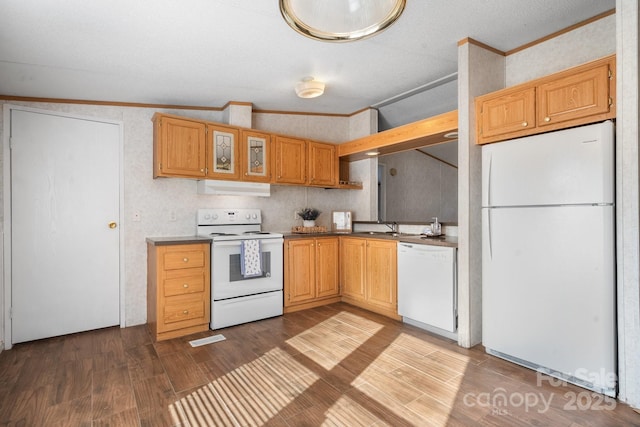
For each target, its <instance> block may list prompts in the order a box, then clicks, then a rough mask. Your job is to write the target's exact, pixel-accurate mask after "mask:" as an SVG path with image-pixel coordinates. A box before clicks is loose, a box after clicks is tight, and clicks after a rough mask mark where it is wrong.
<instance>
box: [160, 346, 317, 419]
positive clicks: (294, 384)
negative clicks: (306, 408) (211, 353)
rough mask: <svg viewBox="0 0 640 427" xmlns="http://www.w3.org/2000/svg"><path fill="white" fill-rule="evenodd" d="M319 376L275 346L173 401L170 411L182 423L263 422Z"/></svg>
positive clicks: (173, 417)
mask: <svg viewBox="0 0 640 427" xmlns="http://www.w3.org/2000/svg"><path fill="white" fill-rule="evenodd" d="M318 378H319V377H318V376H317V375H315V374H314V373H313V372H311V371H310V370H309V369H307V368H305V367H304V366H302V365H301V364H300V363H299V362H298V361H296V360H295V359H294V358H293V357H292V356H291V355H289V354H288V353H286V352H285V351H283V350H282V349H280V348H274V349H273V350H271V351H269V352H267V353H265V354H264V355H263V356H261V357H259V358H258V359H256V360H254V361H252V362H250V363H247V364H244V365H242V366H240V367H238V368H237V369H235V370H234V371H232V372H230V373H228V374H226V375H224V376H222V377H220V378H218V379H216V380H214V381H212V382H211V383H209V384H207V385H206V386H204V387H201V388H199V389H198V390H196V391H195V392H193V393H191V394H189V395H187V396H186V397H183V398H182V399H180V400H178V401H177V402H174V403H173V404H171V405H170V407H169V411H170V413H171V415H172V419H173V421H174V423H176V424H180V425H190V426H212V425H220V426H244V425H260V424H264V423H266V422H267V421H268V420H269V419H271V418H273V417H274V416H275V415H276V414H278V413H279V412H280V411H281V410H282V409H283V408H285V407H286V406H287V405H289V404H290V403H291V402H292V401H293V400H295V399H296V398H297V397H298V396H299V395H301V394H302V393H304V392H305V390H307V389H308V388H309V387H310V386H311V385H313V383H314V382H316V381H317V380H318Z"/></svg>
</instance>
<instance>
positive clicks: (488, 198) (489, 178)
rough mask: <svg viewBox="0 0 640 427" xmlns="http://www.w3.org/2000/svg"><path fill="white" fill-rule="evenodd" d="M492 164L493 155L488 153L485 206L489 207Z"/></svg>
mask: <svg viewBox="0 0 640 427" xmlns="http://www.w3.org/2000/svg"><path fill="white" fill-rule="evenodd" d="M492 164H493V155H491V153H489V172H488V175H489V176H488V177H487V206H492V205H491V166H492Z"/></svg>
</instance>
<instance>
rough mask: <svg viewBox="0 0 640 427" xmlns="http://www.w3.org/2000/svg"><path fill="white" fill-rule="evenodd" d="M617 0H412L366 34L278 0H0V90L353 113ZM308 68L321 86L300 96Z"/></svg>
mask: <svg viewBox="0 0 640 427" xmlns="http://www.w3.org/2000/svg"><path fill="white" fill-rule="evenodd" d="M614 7H615V0H561V1H558V0H534V1H531V0H483V1H479V0H439V1H436V0H407V7H406V9H405V11H404V14H403V15H402V16H401V18H400V20H399V21H398V22H396V23H395V24H394V25H392V26H391V27H390V28H389V29H388V30H387V31H385V32H383V33H381V34H379V35H377V36H374V37H372V38H370V39H367V40H361V41H356V42H349V43H338V44H335V43H333V44H332V43H327V42H319V41H314V40H310V39H307V38H305V37H303V36H301V35H300V34H298V33H296V32H295V31H293V30H292V29H291V28H290V27H288V26H287V24H286V23H285V22H284V20H283V19H282V17H281V16H280V12H279V9H278V1H277V0H183V1H176V0H153V1H151V0H147V1H143V0H138V1H131V0H91V1H87V0H0V95H12V96H25V97H44V98H65V99H83V100H97V101H116V102H135V103H155V104H176V105H190V106H210V107H222V106H224V105H225V104H226V103H227V102H228V101H240V102H252V103H253V105H254V108H255V109H260V110H279V111H304V112H318V113H342V114H349V113H353V112H355V111H358V110H360V109H362V108H365V107H368V106H372V105H378V104H381V103H382V104H384V101H386V100H389V99H391V98H394V97H396V96H398V95H399V94H402V93H405V92H407V91H411V90H414V89H416V88H419V87H422V86H424V85H427V84H429V83H431V82H434V81H437V80H438V79H441V78H443V77H445V76H449V75H451V74H452V73H455V72H456V71H457V42H458V41H459V40H461V39H463V38H465V37H471V38H473V39H476V40H478V41H480V42H483V43H486V44H488V45H490V46H493V47H495V48H497V49H500V50H503V51H508V50H511V49H514V48H516V47H519V46H521V45H523V44H525V43H528V42H531V41H533V40H536V39H538V38H541V37H543V36H546V35H548V34H550V33H553V32H555V31H558V30H561V29H563V28H566V27H568V26H570V25H572V24H575V23H578V22H580V21H583V20H585V19H588V18H590V17H592V16H595V15H597V14H599V13H601V12H604V11H607V10H610V9H613V8H614ZM305 76H314V77H315V78H316V79H318V80H322V81H324V82H326V85H327V89H326V92H325V95H324V96H322V97H320V98H315V99H304V100H303V99H298V98H297V97H296V95H295V92H294V89H293V88H294V86H295V84H296V83H297V82H298V81H300V80H301V79H302V78H303V77H305Z"/></svg>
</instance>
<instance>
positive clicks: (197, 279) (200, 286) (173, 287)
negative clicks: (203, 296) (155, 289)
mask: <svg viewBox="0 0 640 427" xmlns="http://www.w3.org/2000/svg"><path fill="white" fill-rule="evenodd" d="M204 276H205V274H204V272H203V271H202V269H201V268H194V269H186V270H170V271H167V274H166V276H165V279H164V296H165V297H170V296H174V295H183V294H191V293H194V292H204V282H205V277H204Z"/></svg>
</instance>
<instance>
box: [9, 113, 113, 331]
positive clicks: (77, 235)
mask: <svg viewBox="0 0 640 427" xmlns="http://www.w3.org/2000/svg"><path fill="white" fill-rule="evenodd" d="M119 147H120V127H119V125H118V124H116V123H106V122H99V121H93V120H85V119H79V118H71V117H64V116H59V115H53V114H45V113H39V112H33V111H23V110H16V109H14V110H11V304H12V306H11V311H12V316H11V318H12V321H11V333H12V338H11V341H12V342H13V343H18V342H24V341H30V340H34V339H40V338H45V337H51V336H57V335H63V334H68V333H73V332H79V331H85V330H90V329H96V328H101V327H106V326H113V325H117V324H119V323H120V308H119V303H120V301H119V300H120V297H119V292H120V284H119V280H120V271H119V270H120V262H119V248H120V243H119V240H120V231H119V230H120V228H119V226H120V218H119V213H120V206H119V204H120V194H119V191H120V190H119V189H120V182H119V180H120V172H119V160H120V154H119ZM110 223H112V225H111V226H112V227H115V228H110Z"/></svg>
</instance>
